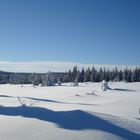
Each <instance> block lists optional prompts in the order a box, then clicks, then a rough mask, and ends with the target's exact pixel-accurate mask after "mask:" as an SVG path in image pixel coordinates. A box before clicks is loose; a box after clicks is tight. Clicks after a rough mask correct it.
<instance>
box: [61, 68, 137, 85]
mask: <svg viewBox="0 0 140 140" xmlns="http://www.w3.org/2000/svg"><path fill="white" fill-rule="evenodd" d="M77 78H78V81H79V82H89V81H91V82H101V81H103V80H106V81H126V82H140V68H137V67H136V68H135V69H134V70H131V69H128V68H125V69H124V70H118V68H117V67H116V68H114V69H113V70H109V69H106V68H103V69H102V68H100V69H99V70H97V69H95V67H94V66H93V67H92V69H90V68H88V69H86V70H84V68H83V69H82V70H81V71H79V70H78V69H77V66H74V68H73V71H71V70H69V72H67V73H66V75H65V77H64V79H63V80H64V81H65V82H74V81H75V79H77Z"/></svg>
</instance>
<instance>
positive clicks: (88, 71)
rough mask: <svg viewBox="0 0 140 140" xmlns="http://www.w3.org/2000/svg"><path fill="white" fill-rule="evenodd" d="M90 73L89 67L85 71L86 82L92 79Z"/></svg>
mask: <svg viewBox="0 0 140 140" xmlns="http://www.w3.org/2000/svg"><path fill="white" fill-rule="evenodd" d="M90 75H91V72H90V68H88V69H87V70H86V71H85V77H84V82H89V81H90Z"/></svg>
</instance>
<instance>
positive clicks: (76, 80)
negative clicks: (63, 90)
mask: <svg viewBox="0 0 140 140" xmlns="http://www.w3.org/2000/svg"><path fill="white" fill-rule="evenodd" d="M73 86H78V77H76V78H75V80H74V82H73Z"/></svg>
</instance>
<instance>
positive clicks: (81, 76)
mask: <svg viewBox="0 0 140 140" xmlns="http://www.w3.org/2000/svg"><path fill="white" fill-rule="evenodd" d="M84 77H85V70H84V68H82V71H81V72H80V74H79V82H84Z"/></svg>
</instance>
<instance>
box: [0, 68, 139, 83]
mask: <svg viewBox="0 0 140 140" xmlns="http://www.w3.org/2000/svg"><path fill="white" fill-rule="evenodd" d="M48 79H50V76H49V77H48V73H14V72H3V71H0V84H6V83H10V84H36V85H38V84H42V85H43V84H44V85H45V84H48ZM52 79H53V80H52ZM75 80H76V81H78V82H101V81H102V80H106V81H114V82H117V81H126V82H140V68H138V67H136V68H135V69H133V70H132V69H128V68H125V69H124V70H118V68H117V67H115V68H114V69H112V70H109V69H106V68H99V69H98V70H97V69H96V68H95V67H94V66H93V67H92V68H87V69H84V68H83V69H82V70H78V68H77V66H74V68H73V70H69V71H68V72H62V73H56V72H55V73H54V72H52V73H51V80H49V81H51V83H60V82H74V81H75Z"/></svg>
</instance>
